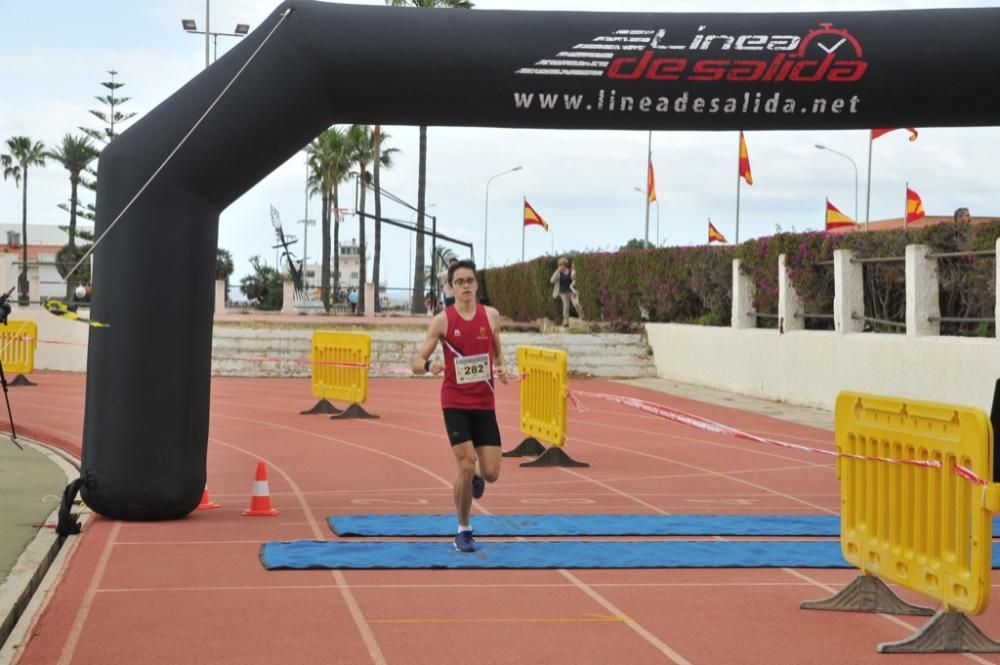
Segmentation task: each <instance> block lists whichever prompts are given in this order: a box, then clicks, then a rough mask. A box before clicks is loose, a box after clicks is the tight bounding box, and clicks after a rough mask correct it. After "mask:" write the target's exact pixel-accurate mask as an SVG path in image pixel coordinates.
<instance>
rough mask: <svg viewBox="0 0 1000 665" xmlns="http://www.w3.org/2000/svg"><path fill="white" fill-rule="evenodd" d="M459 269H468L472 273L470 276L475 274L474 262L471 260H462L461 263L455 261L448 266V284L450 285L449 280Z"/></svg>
mask: <svg viewBox="0 0 1000 665" xmlns="http://www.w3.org/2000/svg"><path fill="white" fill-rule="evenodd" d="M459 268H468V269H469V270H471V271H472V274H473V275H475V274H476V262H475V261H473V260H471V259H462V260H461V261H455V262H454V263H452V264H451V265H450V266H448V283H449V284H451V278H452V277H454V276H455V271H456V270H458V269H459Z"/></svg>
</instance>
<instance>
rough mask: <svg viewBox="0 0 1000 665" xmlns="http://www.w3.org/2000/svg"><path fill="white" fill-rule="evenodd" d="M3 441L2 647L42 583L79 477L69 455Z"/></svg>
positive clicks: (0, 454) (0, 448)
mask: <svg viewBox="0 0 1000 665" xmlns="http://www.w3.org/2000/svg"><path fill="white" fill-rule="evenodd" d="M18 442H19V443H20V444H21V445H22V446H23V448H24V449H23V450H20V449H18V448H17V446H15V445H14V444H13V443H12V442H11V440H10V437H9V436H7V435H3V436H0V488H2V493H3V497H4V502H3V510H2V511H0V644H2V643H3V642H4V641H5V640H6V638H7V636H8V635H9V634H10V632H11V630H12V629H13V627H14V624H15V623H16V622H17V619H18V617H19V616H20V615H21V613H22V612H24V609H25V607H26V606H27V604H28V602H29V601H30V600H31V596H32V594H33V593H34V591H35V588H36V587H37V585H38V584H39V583H40V582H41V579H42V577H43V576H44V574H45V571H46V570H47V569H48V567H49V564H50V563H51V561H52V559H53V558H54V557H55V555H56V554H57V553H58V550H59V543H58V538H57V536H56V535H55V531H54V530H53V529H49V528H46V527H44V526H42V525H44V524H54V523H55V520H56V514H57V511H58V508H59V500H60V498H61V497H62V492H63V488H65V487H66V484H67V483H68V482H69V481H70V480H71V479H72V478H75V477H76V476H77V475H78V474H77V470H76V468H75V467H74V466H73V465H72V464H70V462H68V461H67V459H66V455H65V453H60V452H57V451H54V450H53V449H51V448H49V447H47V446H43V445H40V444H37V443H35V442H33V441H29V440H26V439H23V438H20V437H18Z"/></svg>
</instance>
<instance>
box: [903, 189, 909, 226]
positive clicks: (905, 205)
mask: <svg viewBox="0 0 1000 665" xmlns="http://www.w3.org/2000/svg"><path fill="white" fill-rule="evenodd" d="M909 194H910V183H909V181H907V183H906V189H904V190H903V229H906V213H907V211H908V210H907V209H908V208H909V207H910V198H909Z"/></svg>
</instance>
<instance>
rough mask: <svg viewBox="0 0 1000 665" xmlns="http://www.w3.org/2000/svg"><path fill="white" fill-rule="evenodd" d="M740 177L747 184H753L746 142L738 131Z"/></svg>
mask: <svg viewBox="0 0 1000 665" xmlns="http://www.w3.org/2000/svg"><path fill="white" fill-rule="evenodd" d="M740 177H741V178H743V179H744V180H746V181H747V184H748V185H752V184H753V174H752V173H750V155H749V154H747V142H746V139H744V138H743V132H742V131H741V132H740Z"/></svg>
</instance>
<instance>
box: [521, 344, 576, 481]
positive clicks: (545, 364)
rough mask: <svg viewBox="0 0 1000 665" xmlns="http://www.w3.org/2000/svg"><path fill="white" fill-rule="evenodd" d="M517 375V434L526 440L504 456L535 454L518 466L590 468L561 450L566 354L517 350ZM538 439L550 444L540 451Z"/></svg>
mask: <svg viewBox="0 0 1000 665" xmlns="http://www.w3.org/2000/svg"><path fill="white" fill-rule="evenodd" d="M517 370H518V372H519V373H520V375H521V431H522V432H524V433H525V435H527V437H528V438H527V439H525V440H524V441H522V442H521V444H520V445H519V446H518V447H517V448H515V449H514V450H511V451H510V452H506V453H504V454H503V455H504V457H523V456H525V455H536V456H537V459H535V460H534V461H532V462H525V463H523V464H521V466H528V467H531V466H572V467H586V466H590V465H589V464H587V463H585V462H577V461H576V460H574V459H573V458H571V457H570V456H569V455H567V454H566V452H565V451H564V450H563V444H564V443H565V442H566V398H567V397H568V396H569V386H568V385H567V384H568V378H567V376H568V372H567V369H566V352H565V351H556V350H554V349H540V348H535V347H530V346H519V347H517ZM538 439H541V440H542V441H547V442H549V443H551V444H552V447H551V448H544V447H543V446H542V445H541V444H540V443H539V442H538Z"/></svg>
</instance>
